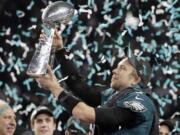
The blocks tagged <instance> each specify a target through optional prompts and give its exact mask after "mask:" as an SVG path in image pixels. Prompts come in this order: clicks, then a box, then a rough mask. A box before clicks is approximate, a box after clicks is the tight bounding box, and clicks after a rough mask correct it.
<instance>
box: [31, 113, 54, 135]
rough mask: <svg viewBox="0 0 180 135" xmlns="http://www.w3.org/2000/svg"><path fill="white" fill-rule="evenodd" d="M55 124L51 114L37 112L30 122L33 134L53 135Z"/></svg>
mask: <svg viewBox="0 0 180 135" xmlns="http://www.w3.org/2000/svg"><path fill="white" fill-rule="evenodd" d="M55 128H56V124H55V122H54V119H53V117H52V116H49V115H47V114H39V115H38V116H37V117H36V118H35V119H34V121H33V123H32V129H33V131H34V133H35V135H53V132H54V130H55Z"/></svg>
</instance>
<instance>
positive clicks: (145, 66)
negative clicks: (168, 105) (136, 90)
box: [125, 46, 152, 86]
mask: <svg viewBox="0 0 180 135" xmlns="http://www.w3.org/2000/svg"><path fill="white" fill-rule="evenodd" d="M125 55H126V57H127V58H128V61H129V63H130V64H131V65H132V66H133V67H134V68H135V69H136V71H137V74H138V76H139V77H140V78H141V82H142V83H143V85H145V86H146V85H147V84H148V82H149V81H150V79H151V73H152V68H151V65H150V63H149V62H148V60H147V59H145V58H143V57H140V56H139V57H138V56H135V55H134V54H133V52H132V50H131V48H130V46H129V47H127V48H125Z"/></svg>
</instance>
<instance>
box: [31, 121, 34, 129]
mask: <svg viewBox="0 0 180 135" xmlns="http://www.w3.org/2000/svg"><path fill="white" fill-rule="evenodd" d="M31 129H32V131H34V121H32V122H31Z"/></svg>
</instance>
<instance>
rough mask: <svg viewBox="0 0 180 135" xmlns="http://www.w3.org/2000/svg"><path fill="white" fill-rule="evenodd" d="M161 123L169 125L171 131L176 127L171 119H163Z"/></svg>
mask: <svg viewBox="0 0 180 135" xmlns="http://www.w3.org/2000/svg"><path fill="white" fill-rule="evenodd" d="M159 125H160V126H163V125H165V126H167V127H168V128H169V131H172V130H173V128H174V127H173V124H172V123H171V121H169V120H164V121H161V122H160V124H159Z"/></svg>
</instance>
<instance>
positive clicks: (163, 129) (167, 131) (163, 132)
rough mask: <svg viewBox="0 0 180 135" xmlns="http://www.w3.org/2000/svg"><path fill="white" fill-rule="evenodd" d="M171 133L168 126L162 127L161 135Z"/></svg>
mask: <svg viewBox="0 0 180 135" xmlns="http://www.w3.org/2000/svg"><path fill="white" fill-rule="evenodd" d="M169 133H170V131H169V128H168V127H167V126H166V125H161V126H160V129H159V135H169Z"/></svg>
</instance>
